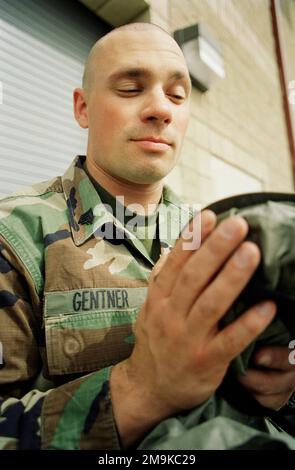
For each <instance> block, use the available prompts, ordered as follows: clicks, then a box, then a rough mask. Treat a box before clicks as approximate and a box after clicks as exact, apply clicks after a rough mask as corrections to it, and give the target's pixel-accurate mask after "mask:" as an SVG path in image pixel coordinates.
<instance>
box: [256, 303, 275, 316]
mask: <svg viewBox="0 0 295 470" xmlns="http://www.w3.org/2000/svg"><path fill="white" fill-rule="evenodd" d="M256 308H257V311H258V313H259V315H261V316H263V317H266V316H267V315H270V314H271V313H272V312H273V310H274V304H273V303H272V302H262V303H261V304H259V305H257V307H256Z"/></svg>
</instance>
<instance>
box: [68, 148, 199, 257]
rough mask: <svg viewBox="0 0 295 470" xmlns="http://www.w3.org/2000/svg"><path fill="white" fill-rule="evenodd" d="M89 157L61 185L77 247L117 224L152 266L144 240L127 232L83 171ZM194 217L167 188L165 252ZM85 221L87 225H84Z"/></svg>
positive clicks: (162, 218)
mask: <svg viewBox="0 0 295 470" xmlns="http://www.w3.org/2000/svg"><path fill="white" fill-rule="evenodd" d="M85 159H86V157H85V156H81V155H78V156H76V157H75V159H74V161H73V162H72V164H71V165H70V166H69V168H68V169H67V171H66V172H65V174H64V175H63V176H62V186H63V192H64V196H65V200H66V203H67V206H68V210H69V220H70V227H71V232H72V237H73V240H74V243H75V245H76V246H80V245H82V244H83V243H85V242H86V241H87V240H88V239H89V238H90V237H91V236H93V235H94V234H95V232H97V231H98V230H99V228H100V227H102V226H103V225H104V224H106V223H110V222H111V223H112V224H114V225H115V226H116V227H117V228H118V229H120V230H123V231H124V232H125V234H126V236H127V239H128V242H129V243H132V244H133V246H134V247H135V248H136V249H137V250H139V251H140V252H141V254H142V255H143V256H144V257H145V258H147V259H148V261H149V262H150V263H152V264H154V262H153V261H152V259H151V258H150V257H149V256H148V254H147V252H146V249H145V247H144V245H143V244H142V243H141V241H140V240H139V239H138V238H137V237H135V236H134V234H132V233H131V232H130V231H128V230H127V229H126V228H125V227H124V225H123V224H122V223H121V222H120V221H119V220H118V219H116V218H115V217H114V215H112V214H111V213H110V212H109V211H108V210H107V209H106V207H105V205H104V204H103V203H102V201H101V199H100V197H99V195H98V193H97V191H96V189H95V188H94V186H93V184H92V182H91V181H90V179H89V178H88V176H87V174H86V173H85V171H84V169H83V163H84V161H85ZM191 217H192V210H191V209H190V207H189V206H188V205H185V204H183V203H182V202H181V200H180V199H179V198H178V196H176V194H174V192H173V191H172V190H171V189H170V188H168V187H167V186H164V188H163V194H162V200H161V204H160V207H159V238H160V243H161V247H162V252H164V251H166V250H170V249H171V247H172V246H173V245H174V244H175V242H176V240H177V238H178V236H179V232H180V231H181V230H182V229H183V227H184V226H185V225H186V224H187V223H188V221H189V220H190V219H191ZM85 220H86V223H85Z"/></svg>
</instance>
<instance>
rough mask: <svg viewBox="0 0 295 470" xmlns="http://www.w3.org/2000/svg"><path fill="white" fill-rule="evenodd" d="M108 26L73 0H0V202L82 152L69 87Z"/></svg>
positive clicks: (83, 132)
mask: <svg viewBox="0 0 295 470" xmlns="http://www.w3.org/2000/svg"><path fill="white" fill-rule="evenodd" d="M109 29H110V28H109V26H107V25H106V23H104V22H103V21H101V20H100V19H99V18H98V17H96V16H95V15H94V14H92V13H91V12H90V11H88V10H87V9H86V7H84V6H83V5H81V4H80V3H79V2H77V1H75V0H50V1H49V2H48V1H47V0H21V1H20V0H0V197H1V196H3V195H6V194H9V193H11V192H12V191H18V190H19V189H20V188H21V187H22V186H26V185H31V184H33V183H35V182H39V181H43V180H45V179H49V178H52V177H54V176H56V175H58V174H62V173H63V172H64V170H65V168H66V167H67V166H68V165H69V164H70V162H71V160H72V159H73V158H74V156H75V155H76V154H78V153H82V154H85V152H86V136H87V131H86V130H82V129H80V127H79V126H78V124H77V123H76V121H75V120H74V116H73V110H72V90H73V88H75V87H76V86H80V85H81V77H82V73H83V66H84V62H85V58H86V57H87V54H88V52H89V50H90V48H91V46H92V45H93V43H94V42H95V41H96V40H97V39H98V38H99V37H101V36H102V35H103V34H105V33H106V32H107V31H109ZM1 88H2V90H1ZM1 91H2V96H1Z"/></svg>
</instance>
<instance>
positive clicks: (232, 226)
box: [219, 216, 245, 240]
mask: <svg viewBox="0 0 295 470" xmlns="http://www.w3.org/2000/svg"><path fill="white" fill-rule="evenodd" d="M237 221H239V224H237ZM241 221H243V223H245V220H244V219H243V218H242V217H240V216H236V217H235V218H234V219H231V220H227V221H226V222H225V223H224V224H222V225H221V227H220V229H219V230H220V234H221V235H222V236H223V237H224V238H226V239H227V240H232V239H233V238H235V236H236V235H237V232H240V230H241Z"/></svg>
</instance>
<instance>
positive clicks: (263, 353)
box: [254, 346, 295, 372]
mask: <svg viewBox="0 0 295 470" xmlns="http://www.w3.org/2000/svg"><path fill="white" fill-rule="evenodd" d="M289 355H290V349H289V348H288V347H287V346H268V347H264V348H261V349H259V351H257V352H256V354H255V356H254V361H255V363H256V364H257V365H258V366H263V367H267V368H270V369H278V370H283V371H284V370H285V371H287V370H290V371H291V370H293V371H294V372H295V364H292V363H290V360H289Z"/></svg>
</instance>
